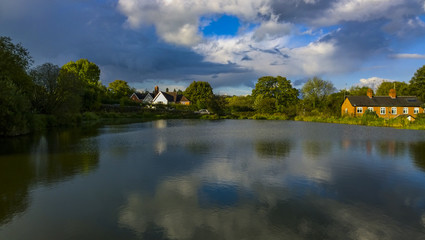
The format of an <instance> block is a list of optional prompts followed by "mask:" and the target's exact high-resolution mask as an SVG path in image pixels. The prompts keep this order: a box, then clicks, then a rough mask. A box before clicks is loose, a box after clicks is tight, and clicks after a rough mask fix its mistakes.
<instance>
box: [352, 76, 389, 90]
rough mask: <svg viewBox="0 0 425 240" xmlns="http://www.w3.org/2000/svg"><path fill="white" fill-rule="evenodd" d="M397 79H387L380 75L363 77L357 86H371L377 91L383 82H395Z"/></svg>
mask: <svg viewBox="0 0 425 240" xmlns="http://www.w3.org/2000/svg"><path fill="white" fill-rule="evenodd" d="M394 81H395V80H391V79H385V78H380V77H370V78H362V79H360V83H359V84H357V86H360V87H369V88H371V89H373V90H374V91H376V90H377V89H378V87H379V85H381V83H383V82H394Z"/></svg>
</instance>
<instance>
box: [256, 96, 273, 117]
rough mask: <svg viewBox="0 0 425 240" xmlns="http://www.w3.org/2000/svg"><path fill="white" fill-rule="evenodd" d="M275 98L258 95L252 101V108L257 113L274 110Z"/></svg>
mask: <svg viewBox="0 0 425 240" xmlns="http://www.w3.org/2000/svg"><path fill="white" fill-rule="evenodd" d="M276 102H277V101H276V98H272V97H266V96H264V95H258V96H257V97H256V98H255V101H254V109H255V110H256V111H257V112H259V113H273V112H276V105H277V104H276Z"/></svg>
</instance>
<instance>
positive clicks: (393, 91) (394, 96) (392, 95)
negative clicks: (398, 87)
mask: <svg viewBox="0 0 425 240" xmlns="http://www.w3.org/2000/svg"><path fill="white" fill-rule="evenodd" d="M389 95H390V97H391V99H395V98H396V97H397V94H396V92H395V89H390V94H389Z"/></svg>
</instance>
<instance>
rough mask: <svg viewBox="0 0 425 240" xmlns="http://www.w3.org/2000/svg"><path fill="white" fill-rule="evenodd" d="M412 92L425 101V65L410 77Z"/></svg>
mask: <svg viewBox="0 0 425 240" xmlns="http://www.w3.org/2000/svg"><path fill="white" fill-rule="evenodd" d="M409 83H410V87H409V90H410V94H411V95H414V96H417V97H418V98H419V99H420V100H422V101H425V65H423V66H422V67H421V68H419V69H418V70H417V71H416V72H415V74H414V75H413V77H412V79H410V82H409Z"/></svg>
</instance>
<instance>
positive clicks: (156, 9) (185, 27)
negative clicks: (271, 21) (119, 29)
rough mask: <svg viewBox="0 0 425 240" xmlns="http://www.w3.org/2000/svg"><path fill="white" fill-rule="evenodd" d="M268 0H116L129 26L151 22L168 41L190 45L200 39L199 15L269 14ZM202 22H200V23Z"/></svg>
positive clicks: (252, 17) (249, 17)
mask: <svg viewBox="0 0 425 240" xmlns="http://www.w3.org/2000/svg"><path fill="white" fill-rule="evenodd" d="M268 2H269V0H262V1H256V0H246V1H229V0H217V1H196V0H154V1H143V0H119V1H118V9H119V10H120V11H121V12H122V13H123V14H124V15H126V16H127V22H128V24H129V26H130V27H132V28H137V27H139V26H141V25H143V24H145V25H154V26H155V28H156V31H157V34H158V35H159V37H161V38H162V39H163V40H164V41H166V42H168V43H173V44H178V45H184V46H193V45H195V44H197V43H199V42H200V40H201V39H202V34H201V33H200V32H199V31H198V28H199V26H200V25H201V23H200V18H201V17H202V16H206V15H214V14H228V15H235V16H237V17H239V18H241V19H250V20H253V19H256V18H257V16H258V14H266V13H270V9H269V7H268V6H269V4H268ZM202 24H203V23H202Z"/></svg>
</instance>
